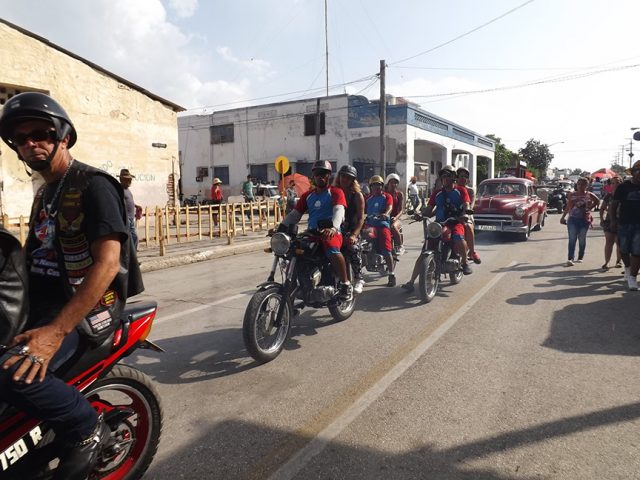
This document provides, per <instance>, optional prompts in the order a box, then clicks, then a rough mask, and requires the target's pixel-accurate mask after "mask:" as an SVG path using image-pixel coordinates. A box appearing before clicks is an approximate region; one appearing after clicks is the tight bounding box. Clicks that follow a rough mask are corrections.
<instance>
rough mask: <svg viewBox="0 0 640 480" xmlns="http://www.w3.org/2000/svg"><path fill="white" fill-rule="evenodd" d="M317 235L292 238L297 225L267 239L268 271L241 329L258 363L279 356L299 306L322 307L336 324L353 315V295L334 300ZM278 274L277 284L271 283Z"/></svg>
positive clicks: (334, 284) (334, 286)
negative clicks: (269, 240)
mask: <svg viewBox="0 0 640 480" xmlns="http://www.w3.org/2000/svg"><path fill="white" fill-rule="evenodd" d="M324 227H326V226H320V228H324ZM320 235H321V231H318V230H307V231H305V232H303V233H301V234H300V235H298V231H297V226H296V225H291V226H289V227H286V232H285V231H279V232H277V233H275V234H273V236H272V237H271V247H270V248H269V249H267V250H268V251H269V252H272V253H273V254H274V259H273V265H272V267H271V272H270V274H269V277H268V278H267V281H266V282H264V283H261V284H260V285H258V290H257V291H256V293H254V294H253V296H252V297H251V300H250V301H249V304H248V305H247V309H246V311H245V314H244V321H243V324H242V334H243V339H244V344H245V347H246V349H247V351H248V352H249V354H250V355H251V356H252V357H253V359H254V360H256V361H257V362H259V363H266V362H270V361H271V360H273V359H274V358H276V357H277V356H278V355H279V354H280V352H281V351H282V349H283V348H284V344H285V341H286V340H287V337H288V335H289V330H290V328H291V321H292V320H293V318H294V317H295V316H297V315H298V314H299V313H300V311H301V310H302V309H303V308H304V307H311V308H328V309H329V313H330V314H331V316H332V317H333V319H334V320H336V321H338V322H340V321H343V320H346V319H347V318H349V317H350V316H351V314H352V313H353V312H354V310H355V296H354V297H352V298H351V300H349V301H346V302H345V301H343V300H341V299H340V295H339V279H338V278H336V276H335V275H334V272H333V268H332V266H331V264H330V262H329V260H328V259H327V257H326V255H325V254H324V252H323V251H322V246H321V243H320V240H319V237H320ZM346 263H347V268H348V269H349V268H350V264H349V262H346ZM278 273H279V275H280V281H276V275H277V274H278Z"/></svg>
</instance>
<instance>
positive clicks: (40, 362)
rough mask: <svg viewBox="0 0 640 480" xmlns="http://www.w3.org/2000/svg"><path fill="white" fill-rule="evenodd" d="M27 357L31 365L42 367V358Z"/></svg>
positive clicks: (35, 356)
mask: <svg viewBox="0 0 640 480" xmlns="http://www.w3.org/2000/svg"><path fill="white" fill-rule="evenodd" d="M27 357H28V358H29V360H31V362H32V363H37V364H38V365H42V358H40V357H38V356H37V355H27Z"/></svg>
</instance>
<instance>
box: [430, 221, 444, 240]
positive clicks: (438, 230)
mask: <svg viewBox="0 0 640 480" xmlns="http://www.w3.org/2000/svg"><path fill="white" fill-rule="evenodd" d="M440 235H442V225H440V224H439V223H438V222H431V223H430V224H429V225H427V236H428V237H429V238H438V237H440Z"/></svg>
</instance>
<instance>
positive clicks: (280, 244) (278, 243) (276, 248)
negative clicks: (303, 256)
mask: <svg viewBox="0 0 640 480" xmlns="http://www.w3.org/2000/svg"><path fill="white" fill-rule="evenodd" d="M290 245H291V239H290V238H289V235H287V234H286V233H282V232H278V233H276V234H275V235H274V236H273V237H271V251H273V253H275V254H276V255H285V254H286V253H287V252H288V251H289V246H290Z"/></svg>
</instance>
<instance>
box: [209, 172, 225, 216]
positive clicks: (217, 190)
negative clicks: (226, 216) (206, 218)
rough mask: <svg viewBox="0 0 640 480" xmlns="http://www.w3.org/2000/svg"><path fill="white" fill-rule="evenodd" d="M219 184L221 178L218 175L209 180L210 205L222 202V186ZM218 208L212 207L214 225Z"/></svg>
mask: <svg viewBox="0 0 640 480" xmlns="http://www.w3.org/2000/svg"><path fill="white" fill-rule="evenodd" d="M220 185H222V180H220V179H219V178H218V177H216V178H214V179H213V181H212V182H211V205H214V206H215V205H221V204H222V202H223V198H222V188H221V187H220ZM219 210H220V208H219V207H218V208H214V209H213V224H214V225H215V226H217V225H218V212H219Z"/></svg>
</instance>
